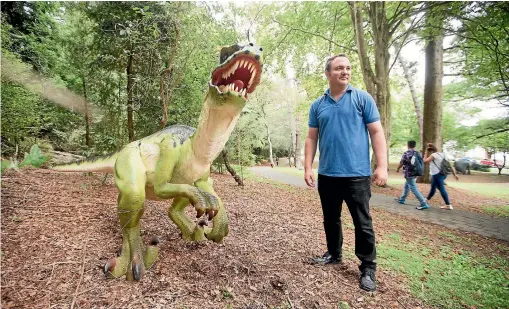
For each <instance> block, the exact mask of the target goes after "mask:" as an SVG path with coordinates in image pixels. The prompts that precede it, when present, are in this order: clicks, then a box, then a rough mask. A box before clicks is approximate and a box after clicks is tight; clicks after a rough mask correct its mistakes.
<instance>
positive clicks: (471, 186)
mask: <svg viewBox="0 0 509 309" xmlns="http://www.w3.org/2000/svg"><path fill="white" fill-rule="evenodd" d="M447 185H448V186H450V187H452V188H459V189H464V190H468V191H471V192H475V193H477V194H480V195H484V196H488V197H499V198H509V190H507V183H474V182H470V183H469V182H461V178H460V181H455V180H452V178H451V179H450V180H449V181H447Z"/></svg>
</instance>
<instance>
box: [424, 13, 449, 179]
mask: <svg viewBox="0 0 509 309" xmlns="http://www.w3.org/2000/svg"><path fill="white" fill-rule="evenodd" d="M428 14H429V13H428ZM428 18H429V17H428ZM433 26H434V27H433V29H438V28H441V26H442V25H433ZM443 42H444V35H443V32H442V31H441V30H439V31H438V32H435V33H433V34H431V35H430V37H429V38H428V43H427V45H426V51H425V54H426V55H425V66H426V69H425V79H424V120H423V124H424V126H423V145H422V151H423V153H425V151H426V144H427V143H433V144H434V145H435V146H436V147H437V148H439V149H442V78H443V75H444V74H443V73H444V72H443V56H444V48H443ZM428 166H429V164H426V165H425V168H424V175H423V176H422V177H420V179H419V182H424V183H429V182H430V179H431V177H430V173H429V168H428Z"/></svg>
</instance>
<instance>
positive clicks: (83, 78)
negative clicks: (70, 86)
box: [81, 76, 92, 148]
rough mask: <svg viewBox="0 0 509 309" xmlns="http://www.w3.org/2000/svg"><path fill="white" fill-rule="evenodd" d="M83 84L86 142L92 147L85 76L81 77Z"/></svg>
mask: <svg viewBox="0 0 509 309" xmlns="http://www.w3.org/2000/svg"><path fill="white" fill-rule="evenodd" d="M81 80H82V85H83V98H84V99H85V100H84V101H85V143H86V145H87V147H89V148H90V147H92V139H91V138H90V115H89V110H88V98H87V83H86V82H85V76H82V77H81Z"/></svg>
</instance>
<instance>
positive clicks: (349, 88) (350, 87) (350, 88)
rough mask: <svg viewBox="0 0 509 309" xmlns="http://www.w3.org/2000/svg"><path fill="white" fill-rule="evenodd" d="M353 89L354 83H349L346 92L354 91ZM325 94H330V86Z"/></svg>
mask: <svg viewBox="0 0 509 309" xmlns="http://www.w3.org/2000/svg"><path fill="white" fill-rule="evenodd" d="M352 90H353V87H352V85H350V84H348V87H346V91H345V92H348V91H352ZM323 94H325V95H328V96H330V88H327V90H325V92H324V93H323Z"/></svg>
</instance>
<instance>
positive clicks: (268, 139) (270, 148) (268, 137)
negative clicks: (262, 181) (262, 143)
mask: <svg viewBox="0 0 509 309" xmlns="http://www.w3.org/2000/svg"><path fill="white" fill-rule="evenodd" d="M265 128H266V129H267V141H268V142H269V160H270V166H272V167H274V159H273V158H272V141H271V140H270V129H269V125H268V124H267V122H265Z"/></svg>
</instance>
